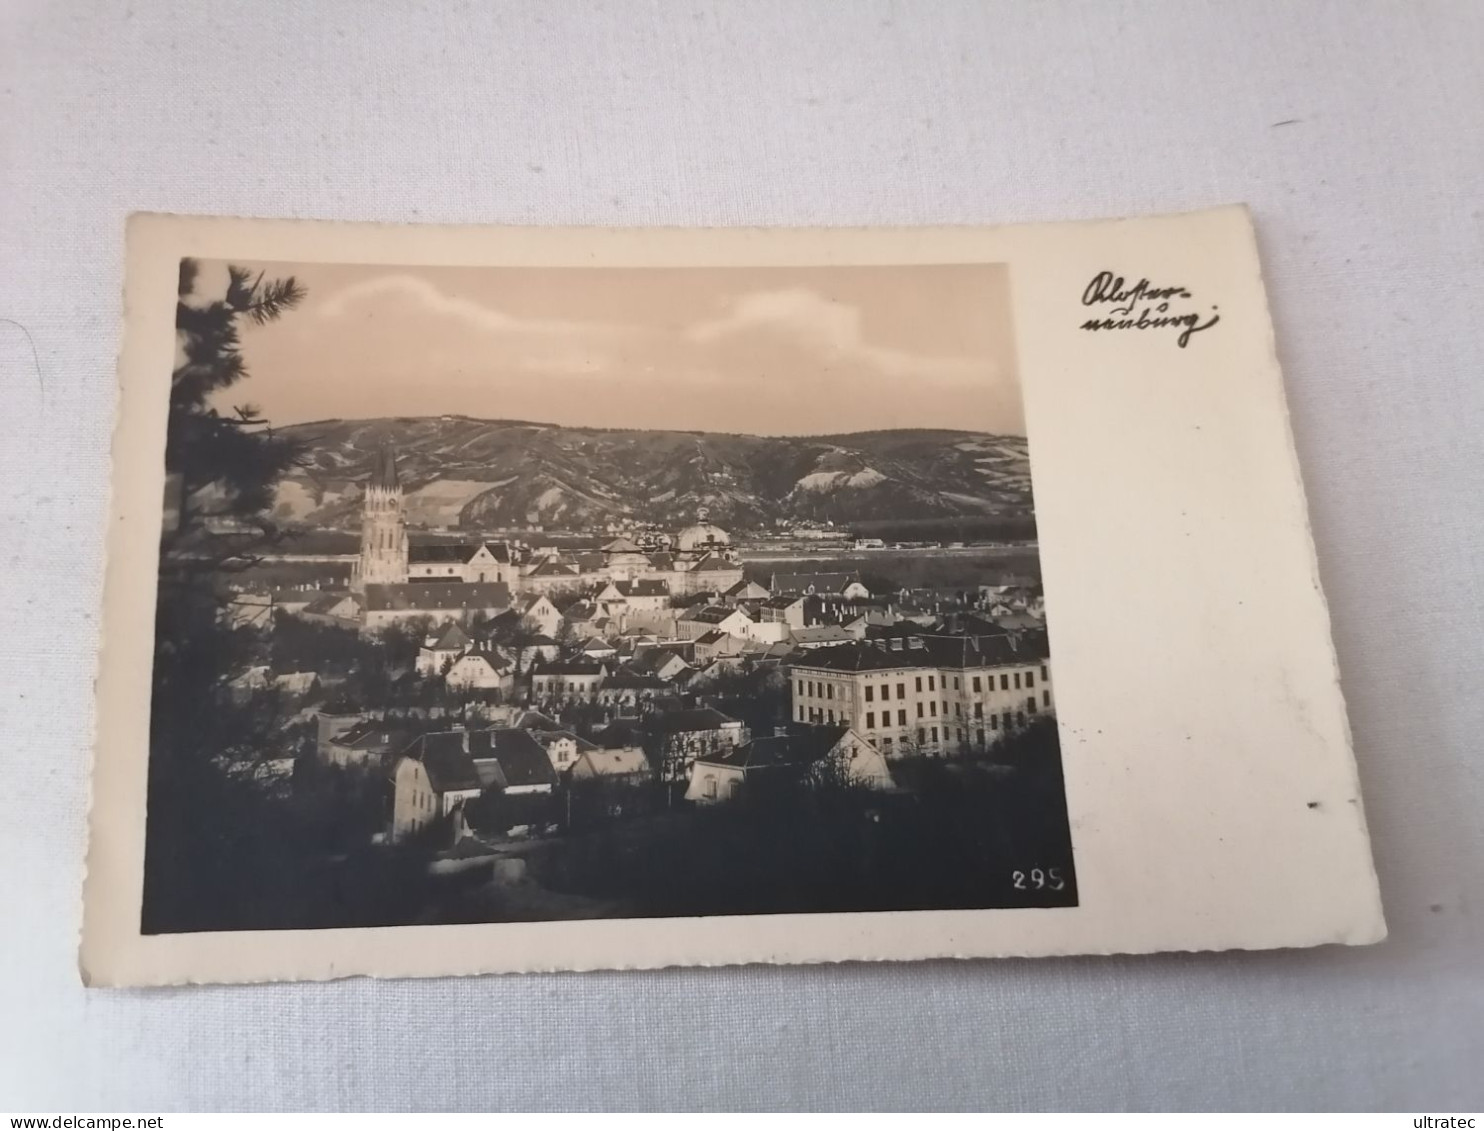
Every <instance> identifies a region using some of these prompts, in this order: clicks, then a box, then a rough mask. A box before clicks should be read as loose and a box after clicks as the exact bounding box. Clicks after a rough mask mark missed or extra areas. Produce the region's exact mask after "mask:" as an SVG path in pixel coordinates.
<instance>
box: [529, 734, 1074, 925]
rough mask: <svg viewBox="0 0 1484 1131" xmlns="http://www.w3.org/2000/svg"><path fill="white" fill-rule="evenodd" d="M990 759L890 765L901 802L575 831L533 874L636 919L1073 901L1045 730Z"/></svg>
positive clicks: (792, 807)
mask: <svg viewBox="0 0 1484 1131" xmlns="http://www.w3.org/2000/svg"><path fill="white" fill-rule="evenodd" d="M1000 758H1001V759H1002V760H1000V761H996V762H993V763H990V762H977V763H976V762H962V763H945V762H939V761H924V762H922V763H919V764H917V765H905V766H900V767H898V768H897V772H898V774H899V776H902V777H905V778H907V779H909V782H908V784H909V785H911V786H912V788H909V789H907V790H903V791H901V792H899V793H892V794H883V793H878V792H874V791H871V790H865V789H858V788H838V787H836V788H823V789H820V788H810V787H808V786H805V785H803V784H802V783H792V784H790V785H788V786H786V787H780V788H778V789H772V790H757V789H754V790H752V791H750V792H749V793H748V794H746V795H744V796H743V797H742V798H740V799H738V800H737V801H735V802H733V803H729V804H725V805H717V806H713V807H710V808H702V809H691V808H689V807H685V808H676V809H672V810H669V811H667V812H661V813H657V814H655V815H653V816H650V817H645V818H642V819H639V820H635V821H629V822H613V823H611V824H608V825H606V826H604V827H600V828H596V829H592V830H589V831H585V832H584V831H581V830H574V833H575V835H573V836H571V837H570V838H568V839H567V840H565V841H563V842H561V843H560V844H559V845H556V846H553V848H552V850H551V851H549V852H548V853H546V854H544V855H541V856H538V857H537V858H536V859H535V860H534V861H533V863H534V865H535V876H536V879H537V880H538V881H539V882H540V883H542V884H543V885H545V886H546V887H549V888H551V889H553V890H556V891H562V892H569V893H571V894H573V895H578V896H582V897H585V898H589V899H593V900H598V901H612V902H614V903H615V904H617V905H619V906H620V907H621V908H622V912H621V913H622V914H623V915H626V916H634V917H645V916H668V915H747V914H765V913H789V912H800V913H808V912H827V911H911V910H925V909H950V908H979V907H1060V906H1072V905H1075V904H1076V902H1077V896H1076V882H1075V876H1074V874H1073V870H1072V847H1071V837H1070V832H1069V830H1068V826H1067V816H1066V805H1065V801H1064V799H1063V793H1062V773H1061V760H1060V757H1059V755H1058V752H1057V741H1056V728H1055V724H1054V723H1053V722H1051V721H1050V720H1047V721H1045V722H1043V723H1040V724H1038V725H1037V726H1035V727H1032V728H1031V729H1030V730H1028V731H1027V732H1026V733H1025V734H1024V735H1022V736H1021V737H1020V738H1019V739H1018V740H1016V741H1015V742H1014V743H1012V744H1011V745H1010V746H1009V747H1008V748H1005V749H1004V750H1003V751H1002V752H1001V755H1000Z"/></svg>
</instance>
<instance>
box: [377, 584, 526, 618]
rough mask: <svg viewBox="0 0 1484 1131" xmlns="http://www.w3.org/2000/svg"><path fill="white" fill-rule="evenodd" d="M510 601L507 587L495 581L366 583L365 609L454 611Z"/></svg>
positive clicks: (493, 606)
mask: <svg viewBox="0 0 1484 1131" xmlns="http://www.w3.org/2000/svg"><path fill="white" fill-rule="evenodd" d="M509 604H510V587H509V586H508V585H504V584H502V583H500V582H496V581H473V582H465V581H421V582H419V581H408V582H403V583H402V584H386V585H377V584H369V585H367V586H366V610H367V611H368V612H379V611H383V610H396V611H399V612H406V611H413V610H419V611H426V612H454V611H458V610H464V609H469V610H474V609H503V608H505V607H507V606H508V605H509Z"/></svg>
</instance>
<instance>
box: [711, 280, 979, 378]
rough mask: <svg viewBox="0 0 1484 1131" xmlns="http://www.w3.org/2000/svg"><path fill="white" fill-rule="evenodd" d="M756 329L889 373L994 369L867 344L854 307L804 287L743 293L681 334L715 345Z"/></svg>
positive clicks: (958, 374) (966, 373)
mask: <svg viewBox="0 0 1484 1131" xmlns="http://www.w3.org/2000/svg"><path fill="white" fill-rule="evenodd" d="M759 332H762V333H774V334H779V335H783V336H786V337H789V338H791V339H793V340H794V341H796V342H798V343H799V344H800V345H803V346H804V347H806V348H808V349H810V350H811V351H812V352H814V353H816V354H818V355H821V356H823V357H825V358H827V359H833V360H835V361H838V362H841V363H854V364H859V365H867V366H869V367H871V368H872V369H875V370H876V371H877V372H879V373H881V374H883V375H885V376H889V377H917V378H936V379H938V380H944V381H952V380H965V381H966V380H969V379H975V380H983V379H984V378H985V377H986V376H987V375H989V373H990V371H991V370H992V368H993V367H992V366H991V365H990V363H989V362H987V361H983V360H979V359H975V358H967V357H943V356H935V355H928V354H917V353H910V352H908V351H905V350H897V349H891V348H890V347H887V346H878V345H872V344H871V343H869V342H867V341H866V339H865V334H864V332H863V331H862V328H861V313H860V310H859V309H858V308H856V307H854V306H851V305H850V304H849V303H844V302H839V301H837V300H835V299H831V298H826V297H825V296H824V295H821V294H819V293H818V292H817V291H813V290H810V289H808V288H806V287H791V288H788V289H785V290H774V291H753V292H751V293H750V294H745V295H742V296H741V297H740V298H738V299H736V300H735V301H734V302H733V303H732V306H731V309H730V311H729V312H728V313H727V314H726V315H724V316H723V317H721V318H715V319H708V320H706V321H702V322H696V323H693V324H692V325H690V326H688V327H687V328H686V330H685V337H686V338H688V339H689V340H690V341H692V342H697V343H714V342H721V341H725V340H726V339H727V338H731V337H735V336H738V335H746V334H754V333H759Z"/></svg>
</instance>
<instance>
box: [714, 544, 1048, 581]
mask: <svg viewBox="0 0 1484 1131" xmlns="http://www.w3.org/2000/svg"><path fill="white" fill-rule="evenodd" d="M743 572H744V573H745V574H746V576H747V577H748V579H749V580H752V581H756V582H758V583H759V584H761V585H767V584H768V581H769V579H770V578H771V577H772V576H773V574H775V573H836V572H847V573H848V572H855V573H859V574H860V575H861V577H862V578H864V579H865V580H866V582H867V584H870V583H871V581H872V580H873V579H874V580H876V581H890V582H892V583H893V584H894V585H897V586H905V587H907V588H914V587H917V586H928V585H932V586H956V585H964V586H970V585H994V584H997V583H998V582H999V581H1000V579H1001V578H1002V577H1005V576H1007V575H1009V574H1017V575H1019V576H1022V577H1034V578H1036V579H1037V580H1039V579H1040V577H1041V559H1040V555H1039V554H1038V553H1037V552H1036V549H1035V548H1034V547H1027V546H1007V547H1004V548H997V547H984V546H976V547H969V548H966V549H962V550H876V551H871V552H868V553H839V552H826V553H823V554H810V555H807V556H799V557H787V558H781V557H780V558H774V557H768V558H765V559H756V558H753V557H751V556H749V555H746V554H744V555H743Z"/></svg>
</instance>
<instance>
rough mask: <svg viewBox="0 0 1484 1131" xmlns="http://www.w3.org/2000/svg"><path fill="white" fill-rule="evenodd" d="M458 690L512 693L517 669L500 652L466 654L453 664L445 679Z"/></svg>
mask: <svg viewBox="0 0 1484 1131" xmlns="http://www.w3.org/2000/svg"><path fill="white" fill-rule="evenodd" d="M444 678H445V680H446V682H447V683H448V686H449V687H451V688H455V689H457V690H477V691H511V690H513V689H514V687H515V667H514V665H513V664H511V662H510V661H509V660H507V659H506V658H505V657H504V656H502V655H500V654H499V653H498V652H466V653H465V654H464V655H462V656H460V657H459V658H458V659H457V660H455V661H454V662H453V666H452V667H450V668H449V669H448V675H447V676H445V677H444Z"/></svg>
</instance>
